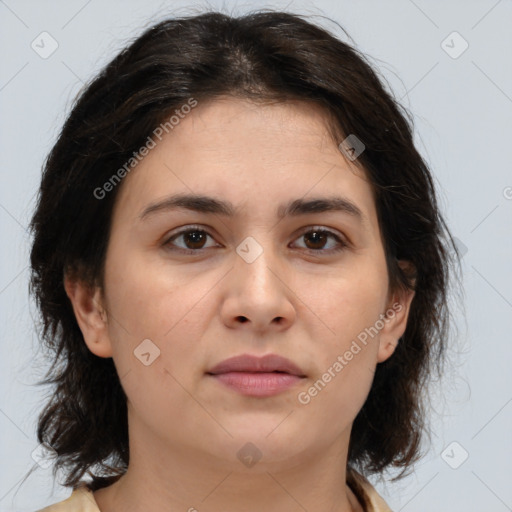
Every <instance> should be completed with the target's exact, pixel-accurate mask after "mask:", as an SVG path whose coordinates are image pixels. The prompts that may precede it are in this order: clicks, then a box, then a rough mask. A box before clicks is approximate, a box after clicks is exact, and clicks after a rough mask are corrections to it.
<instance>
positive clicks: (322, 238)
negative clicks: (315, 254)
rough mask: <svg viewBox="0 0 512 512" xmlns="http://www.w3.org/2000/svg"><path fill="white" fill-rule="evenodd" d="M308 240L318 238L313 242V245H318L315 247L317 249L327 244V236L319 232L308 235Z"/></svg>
mask: <svg viewBox="0 0 512 512" xmlns="http://www.w3.org/2000/svg"><path fill="white" fill-rule="evenodd" d="M306 238H309V239H315V238H316V242H315V241H313V245H315V243H316V246H315V247H314V248H315V249H318V248H319V247H322V246H323V245H324V244H325V234H323V233H320V232H318V231H313V232H311V234H310V235H308V236H307V237H306Z"/></svg>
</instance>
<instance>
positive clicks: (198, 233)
mask: <svg viewBox="0 0 512 512" xmlns="http://www.w3.org/2000/svg"><path fill="white" fill-rule="evenodd" d="M208 237H210V238H212V236H211V235H210V234H209V233H208V232H207V231H205V230H204V229H199V228H195V227H188V228H187V229H183V230H181V231H179V232H178V233H175V234H174V235H172V236H171V237H170V238H168V239H167V241H166V242H164V244H163V245H164V246H165V247H169V248H171V249H174V248H176V249H177V250H183V251H185V252H187V251H188V252H196V251H200V250H201V249H208V248H209V247H206V246H205V244H206V243H207V240H208ZM177 241H179V242H180V243H177ZM210 247H213V246H210Z"/></svg>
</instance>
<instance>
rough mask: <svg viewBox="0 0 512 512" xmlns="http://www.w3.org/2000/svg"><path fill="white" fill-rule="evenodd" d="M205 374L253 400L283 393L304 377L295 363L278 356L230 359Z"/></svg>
mask: <svg viewBox="0 0 512 512" xmlns="http://www.w3.org/2000/svg"><path fill="white" fill-rule="evenodd" d="M206 374H207V375H208V376H210V377H212V378H213V379H215V380H216V381H218V382H219V383H221V384H223V385H224V386H226V387H228V388H230V389H231V390H233V391H236V392H238V393H240V394H242V395H245V396H255V397H268V396H273V395H276V394H279V393H282V392H284V391H286V390H288V389H290V388H291V387H294V386H296V385H297V384H298V383H299V382H301V381H302V380H303V379H304V378H306V374H305V373H304V371H303V370H302V369H301V368H299V367H298V366H297V365H296V364H295V363H293V362H292V361H290V360H289V359H286V358H284V357H281V356H278V355H277V354H268V355H266V356H263V357H258V356H251V355H248V354H244V355H241V356H235V357H231V358H229V359H226V360H224V361H222V362H221V363H219V364H217V365H216V366H214V367H213V368H212V369H210V370H209V371H207V372H206Z"/></svg>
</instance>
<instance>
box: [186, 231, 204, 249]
mask: <svg viewBox="0 0 512 512" xmlns="http://www.w3.org/2000/svg"><path fill="white" fill-rule="evenodd" d="M186 239H187V245H189V244H188V241H191V244H192V245H193V246H194V247H193V249H197V248H198V247H195V245H194V244H198V245H199V246H202V245H203V244H204V233H201V232H200V231H189V232H188V233H187V235H186ZM201 242H202V243H201ZM199 248H200V247H199Z"/></svg>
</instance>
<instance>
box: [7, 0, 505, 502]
mask: <svg viewBox="0 0 512 512" xmlns="http://www.w3.org/2000/svg"><path fill="white" fill-rule="evenodd" d="M193 5H194V7H195V9H193V8H190V7H187V8H184V6H186V3H184V2H171V1H169V2H157V1H145V2H135V1H124V2H121V1H108V2H105V1H104V2H100V1H99V0H90V1H88V2H87V1H85V0H83V1H82V0H74V1H69V0H67V1H63V0H62V1H56V0H52V1H46V2H37V1H26V0H18V1H15V0H6V1H1V0H0V27H1V32H0V34H1V35H0V37H1V45H2V63H1V66H0V109H1V117H0V119H1V121H0V126H1V141H0V144H1V147H0V155H1V174H0V176H1V188H0V229H1V244H2V250H1V262H2V265H1V268H0V314H1V319H0V340H1V345H0V346H1V354H2V357H1V358H0V366H1V369H0V382H1V386H2V387H1V389H2V393H1V396H0V432H1V436H0V461H1V468H0V510H2V511H14V510H16V511H20V512H22V511H33V510H35V509H37V508H39V507H42V506H43V505H46V504H49V503H52V502H54V501H57V500H59V499H63V498H64V497H66V496H67V495H68V494H69V490H67V489H65V488H62V487H61V486H60V485H58V484H56V485H53V483H52V477H51V471H50V469H48V468H45V467H41V466H40V465H37V464H36V462H35V461H34V459H33V458H32V456H31V454H32V452H33V450H34V449H35V448H36V447H37V442H36V437H35V419H36V415H37V413H38V412H39V410H40V408H41V407H42V404H43V399H44V389H41V388H37V387H35V386H34V382H35V381H36V379H37V378H40V377H41V376H42V374H43V371H44V369H45V361H44V360H43V359H42V357H41V354H40V352H39V351H38V348H37V347H38V342H37V336H36V334H35V328H34V322H36V321H37V316H36V311H35V308H34V305H33V304H32V302H31V301H30V300H29V298H28V293H27V283H28V252H29V236H28V233H27V231H26V226H27V224H28V221H29V218H30V215H31V212H32V209H33V207H34V200H35V194H36V192H37V187H38V184H39V179H40V172H41V165H42V162H43V160H44V158H45V156H46V154H47V153H48V151H49V150H50V148H51V146H52V144H53V142H54V141H55V138H56V136H57V133H58V131H59V130H60V128H61V126H62V123H63V121H64V119H65V115H66V114H67V112H68V111H69V108H70V104H71V101H72V99H73V98H74V96H75V95H76V94H77V92H78V91H79V90H80V88H81V86H82V83H83V82H84V81H86V80H88V79H89V78H90V77H91V76H92V75H93V74H95V73H96V72H98V71H99V69H100V68H101V67H102V66H103V65H104V64H105V63H107V62H108V61H109V60H110V59H111V58H112V57H113V56H114V54H115V53H116V52H118V51H119V50H120V49H121V48H122V47H123V46H124V45H125V44H126V43H127V42H128V41H129V40H131V39H132V38H134V37H135V36H137V35H138V34H140V32H141V31H142V29H143V28H144V27H145V26H147V25H148V24H150V23H152V22H155V21H157V20H160V19H162V18H163V17H165V16H166V15H168V14H169V13H171V12H175V13H177V14H191V13H193V12H195V11H197V10H200V9H201V7H204V6H205V5H206V4H204V3H199V2H198V3H194V4H193ZM209 5H210V6H212V7H221V8H223V10H224V11H225V12H231V13H235V14H237V13H243V12H245V11H247V10H248V9H250V8H254V7H278V8H287V9H289V10H292V11H295V12H299V13H304V14H323V15H326V16H328V17H330V18H333V19H334V20H336V21H337V22H339V23H340V24H341V25H342V26H343V27H344V28H345V29H347V31H348V32H349V34H350V35H351V37H352V38H353V39H354V40H355V42H356V43H357V45H358V47H359V48H360V49H361V50H362V51H363V52H365V53H367V54H369V55H370V56H371V58H372V62H373V63H374V65H375V66H376V67H377V68H378V69H379V71H380V73H381V74H382V75H383V76H384V77H386V79H387V80H388V82H389V84H390V86H391V87H392V89H393V91H394V93H395V95H396V96H397V98H399V99H401V101H402V103H403V104H404V105H405V106H406V107H407V108H409V109H410V110H411V111H412V112H413V114H414V118H415V126H416V131H417V133H416V140H417V144H418V147H419V149H420V151H421V152H422V154H423V155H424V156H425V158H426V159H427V162H428V163H429V164H430V165H431V167H432V169H433V172H434V174H435V176H436V179H437V182H438V188H439V193H440V201H441V207H442V210H443V211H444V213H445V215H446V218H447V220H448V222H449V225H450V228H451V229H452V232H453V233H454V235H455V236H456V237H457V238H458V239H459V240H460V247H461V248H462V250H463V252H464V253H465V254H464V257H463V260H462V262H463V271H464V279H463V288H464V293H465V304H464V307H463V308H461V307H458V308H456V309H454V318H455V321H456V325H457V327H458V338H457V341H456V342H454V343H453V344H452V349H451V351H450V357H451V361H452V363H451V365H450V366H449V367H448V369H447V372H446V376H445V378H444V380H443V381H442V382H441V383H440V384H439V385H438V386H437V387H436V388H433V389H432V390H430V391H429V394H430V396H431V397H432V402H433V405H434V411H433V413H432V424H433V434H432V439H431V445H430V448H429V451H428V454H427V456H426V457H425V458H424V459H423V460H422V461H421V463H420V464H418V465H417V467H416V469H415V471H414V472H413V473H412V474H411V475H410V476H409V477H407V478H406V479H405V480H402V481H400V482H397V483H392V482H389V478H387V479H386V482H382V481H377V482H376V484H377V488H378V490H379V491H380V492H381V493H382V494H383V495H384V497H385V498H386V500H387V501H388V502H389V504H390V506H391V507H392V508H393V510H394V511H403V512H420V511H432V510H440V511H451V512H456V511H465V512H472V511H474V512H476V511H479V512H481V511H483V510H485V511H486V512H494V511H495V512H501V511H506V510H512V487H511V486H510V480H511V477H512V462H511V461H512V446H511V436H510V432H511V428H510V427H511V419H512V403H511V402H512V386H511V383H512V377H511V373H512V372H511V371H510V360H511V358H512V344H511V343H510V341H511V340H510V332H511V328H512V321H511V319H512V314H511V313H512V309H511V308H512V291H511V289H512V286H511V285H512V279H511V272H510V262H511V261H512V243H511V240H512V237H511V229H510V228H511V224H512V223H511V220H512V215H511V214H512V173H511V161H512V150H511V146H512V142H511V141H512V121H511V120H512V115H511V114H512V66H511V65H510V64H511V58H510V57H511V49H512V44H511V43H512V31H511V27H512V3H511V2H510V0H501V1H496V0H482V1H430V2H428V1H426V0H414V1H413V0H394V1H387V2H377V1H362V2H349V1H346V0H345V1H341V2H340V1H328V0H324V1H317V2H315V3H314V4H313V3H312V2H300V1H295V2H272V3H267V4H256V3H254V2H252V3H241V2H238V3H235V2H231V1H227V2H224V3H222V4H221V3H220V2H215V1H211V2H210V4H209ZM317 21H318V22H320V21H321V20H320V19H318V20H317ZM326 26H328V27H329V26H330V27H331V28H333V29H334V28H335V27H334V26H333V25H328V24H327V25H326ZM43 31H46V32H48V33H49V34H51V36H52V37H53V38H54V39H55V40H56V41H57V43H58V48H57V50H56V51H55V52H54V53H53V54H52V55H51V56H49V57H48V58H46V59H43V58H41V56H40V55H39V54H38V53H36V51H34V50H33V49H32V48H31V43H32V41H34V40H35V41H36V43H37V42H38V41H39V43H38V44H39V45H40V46H42V43H40V37H38V36H39V34H41V32H43ZM454 31H456V32H458V33H459V34H460V35H461V37H462V38H463V39H464V40H465V41H467V43H468V44H469V47H468V48H467V50H466V51H464V52H463V53H462V54H460V55H457V54H458V53H460V51H461V50H462V49H463V44H464V41H463V40H462V39H458V36H450V37H449V38H448V39H447V41H446V43H445V44H444V48H443V46H442V41H444V40H445V39H446V38H447V36H449V35H450V34H451V33H452V32H454ZM340 36H341V37H342V39H345V37H344V36H343V35H342V34H340ZM45 37H46V36H45ZM45 48H46V50H48V49H49V48H50V43H49V40H46V43H45ZM445 49H446V50H448V52H451V54H452V56H450V55H449V54H448V53H447V52H446V51H445ZM40 51H42V50H40ZM453 56H457V58H453ZM452 442H456V443H457V444H456V445H451V446H450V444H451V443H452ZM447 447H448V449H447V450H446V451H445V449H446V448H447ZM466 452H467V453H468V454H469V456H468V458H467V460H465V461H464V462H463V463H462V464H461V462H462V460H463V458H464V456H465V453H466ZM443 453H444V458H443V456H442V454H443ZM36 458H37V457H36ZM447 462H449V463H450V464H451V466H454V467H455V466H459V467H458V468H457V469H454V468H452V467H450V465H449V464H448V463H447ZM459 464H460V465H459ZM34 466H35V467H36V470H35V471H34V472H33V473H32V474H31V476H30V477H29V478H28V479H27V480H26V481H25V482H24V483H23V484H22V485H21V481H22V479H23V477H24V475H25V474H26V473H27V471H28V470H29V469H30V468H32V467H34ZM42 466H44V464H42Z"/></svg>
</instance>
